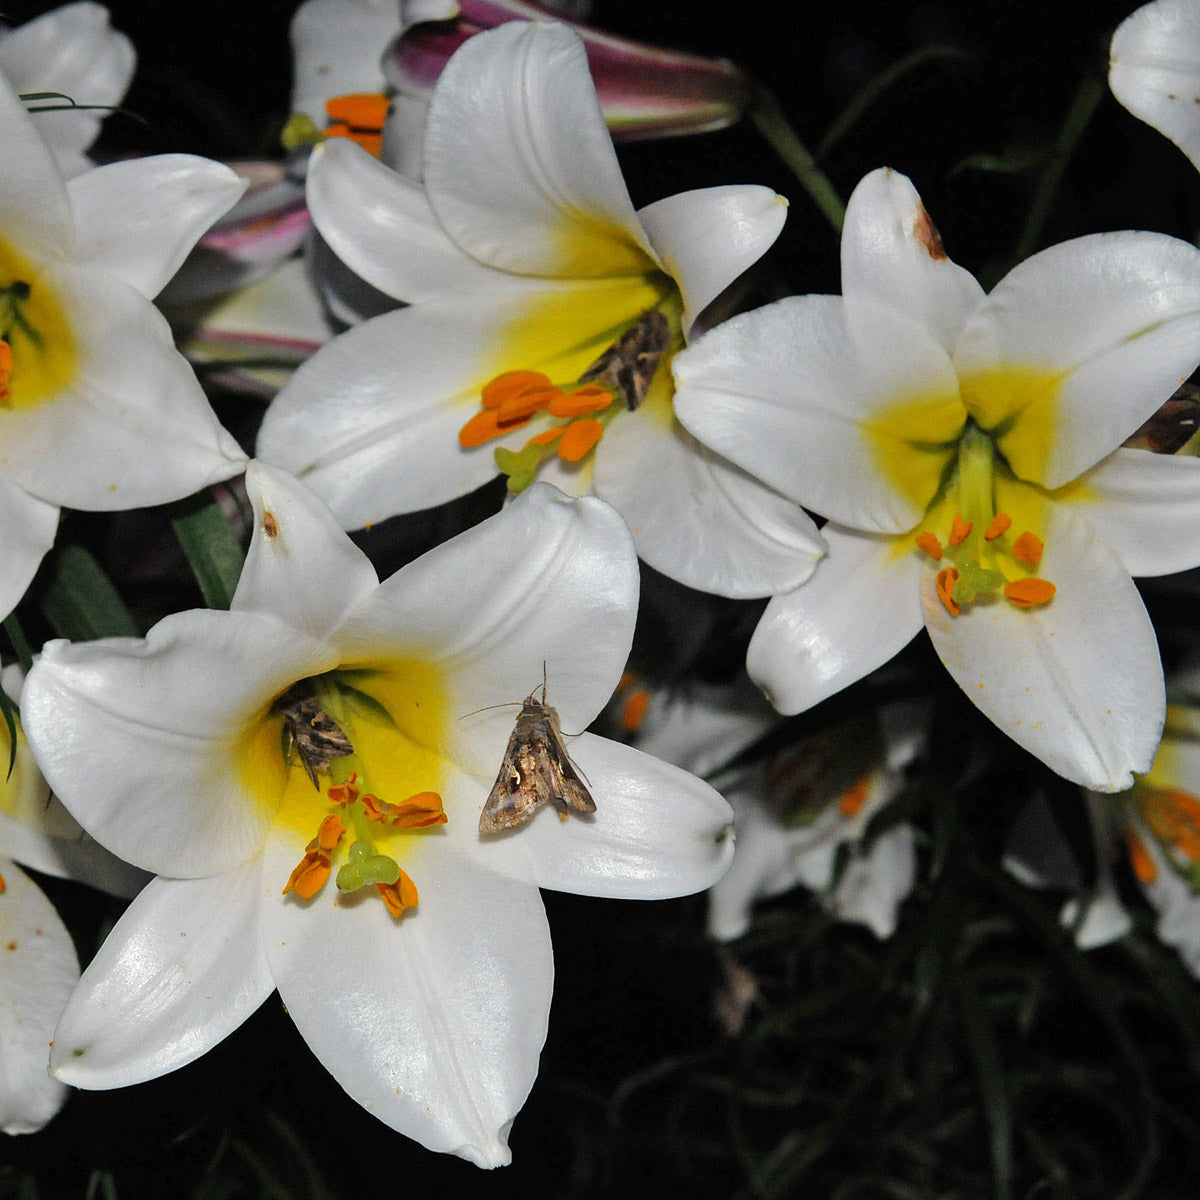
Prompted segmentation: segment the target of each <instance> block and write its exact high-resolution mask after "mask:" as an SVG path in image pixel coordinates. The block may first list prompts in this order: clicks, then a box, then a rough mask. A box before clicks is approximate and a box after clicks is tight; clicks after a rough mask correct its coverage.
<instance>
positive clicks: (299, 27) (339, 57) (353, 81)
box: [291, 0, 401, 129]
mask: <svg viewBox="0 0 1200 1200" xmlns="http://www.w3.org/2000/svg"><path fill="white" fill-rule="evenodd" d="M400 28H401V22H400V10H399V5H398V3H397V0H306V2H305V3H304V4H301V5H300V7H299V8H298V9H296V15H295V16H294V17H293V18H292V24H291V41H292V75H293V79H294V81H295V82H294V83H293V85H292V112H302V113H306V114H307V115H308V116H309V117H310V118H311V119H312V121H313V123H314V124H315V125H316V126H317V128H318V129H324V128H325V122H326V120H327V119H328V118H327V114H326V112H325V102H326V101H327V100H330V99H332V98H333V97H334V96H347V95H352V94H354V93H357V92H382V91H383V88H384V78H383V70H382V68H381V66H380V63H379V60H380V58H381V57H382V56H383V53H384V50H385V49H386V47H387V44H388V42H390V41H391V40H392V38H393V37H395V36H396V34H398V33H399V32H400Z"/></svg>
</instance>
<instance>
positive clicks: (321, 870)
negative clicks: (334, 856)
mask: <svg viewBox="0 0 1200 1200" xmlns="http://www.w3.org/2000/svg"><path fill="white" fill-rule="evenodd" d="M332 869H333V864H332V863H330V861H329V855H328V854H323V853H322V852H321V851H320V850H310V851H308V853H307V854H305V856H304V857H303V858H302V859H301V860H300V863H299V865H298V866H297V867H296V869H295V870H294V871H293V872H292V875H291V878H290V879H289V880H288V881H287V884H286V886H285V887H284V889H283V892H282V894H283V895H284V896H286V895H287V894H288V892H295V893H296V895H297V896H299V897H300V899H301V900H311V899H312V898H313V897H314V896H315V895H316V894H317V893H318V892H319V891H320V890H321V889H322V888H323V887H324V886H325V882H326V880H328V878H329V873H330V871H331V870H332Z"/></svg>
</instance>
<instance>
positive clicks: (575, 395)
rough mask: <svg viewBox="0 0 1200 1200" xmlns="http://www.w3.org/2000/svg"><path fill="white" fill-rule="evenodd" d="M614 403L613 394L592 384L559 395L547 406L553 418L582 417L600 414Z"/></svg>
mask: <svg viewBox="0 0 1200 1200" xmlns="http://www.w3.org/2000/svg"><path fill="white" fill-rule="evenodd" d="M612 402H613V396H612V392H610V391H609V390H608V389H607V388H602V387H597V386H596V385H595V384H592V385H590V386H588V387H581V388H576V390H575V391H573V392H570V393H566V392H559V394H558V395H557V396H556V397H555V398H554V399H553V400H551V401H550V403H549V404H547V405H546V411H547V412H548V413H549V414H550V415H551V416H552V417H581V416H583V414H584V413H590V412H600V411H602V410H603V409H606V408H607V407H608V406H609V405H610V404H611V403H612Z"/></svg>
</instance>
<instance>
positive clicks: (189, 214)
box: [67, 154, 246, 300]
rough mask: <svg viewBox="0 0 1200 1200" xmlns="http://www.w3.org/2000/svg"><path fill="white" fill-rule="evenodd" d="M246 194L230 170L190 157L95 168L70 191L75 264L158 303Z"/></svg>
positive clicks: (171, 156) (173, 156)
mask: <svg viewBox="0 0 1200 1200" xmlns="http://www.w3.org/2000/svg"><path fill="white" fill-rule="evenodd" d="M245 190H246V180H244V179H241V178H239V177H238V176H237V175H236V174H235V173H234V172H233V171H231V170H230V169H229V168H228V167H226V166H224V165H222V164H221V163H217V162H211V161H210V160H209V159H206V158H197V157H196V156H194V155H191V154H157V155H152V156H150V157H149V158H137V159H129V160H127V161H124V162H116V163H111V164H109V165H108V166H104V167H95V168H93V169H92V170H90V171H86V172H85V173H84V174H82V175H79V176H77V177H76V178H75V179H72V180H71V181H70V182H69V183H68V184H67V194H68V196H69V197H70V201H71V208H72V211H73V213H74V216H75V244H74V248H73V258H74V260H75V262H77V263H79V264H80V265H85V264H86V265H88V266H94V267H98V268H99V269H101V270H103V271H107V272H109V273H110V274H112V275H115V276H116V277H117V278H118V279H123V280H124V281H125V282H126V283H128V284H130V285H131V286H133V287H135V288H137V290H138V291H139V292H141V294H142V295H143V296H145V297H146V298H147V299H148V300H152V299H153V298H154V297H155V296H157V295H158V293H159V292H160V291H162V289H163V287H164V286H165V285H166V283H167V280H169V279H170V278H171V276H172V275H174V274H175V272H176V271H178V270H179V268H180V267H181V266H182V265H183V260H184V259H185V258H186V257H187V256H188V253H189V252H190V251H191V249H192V247H193V246H194V245H195V244H196V242H197V240H198V239H199V237H200V235H201V234H202V233H204V231H205V230H206V229H208V228H209V226H211V225H212V223H213V222H214V221H215V220H216V219H217V218H218V217H220V216H221V215H222V214H223V213H225V212H227V211H228V210H229V209H230V208H232V207H233V205H234V204H235V203H236V201H237V199H238V197H239V196H240V195H241V194H242V193H243V192H244V191H245Z"/></svg>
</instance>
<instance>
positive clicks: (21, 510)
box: [0, 474, 58, 616]
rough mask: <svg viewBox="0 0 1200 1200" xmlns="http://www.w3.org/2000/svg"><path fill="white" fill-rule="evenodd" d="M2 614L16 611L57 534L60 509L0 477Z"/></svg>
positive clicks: (0, 601) (0, 604)
mask: <svg viewBox="0 0 1200 1200" xmlns="http://www.w3.org/2000/svg"><path fill="white" fill-rule="evenodd" d="M0 531H3V532H0V613H3V614H4V615H5V616H7V615H8V614H9V613H10V612H12V610H13V609H14V608H16V606H17V604H18V602H19V601H20V599H21V597H22V596H23V595H24V594H25V589H26V588H27V587H28V586H29V584H30V582H31V581H32V579H33V577H34V574H35V573H36V572H37V569H38V564H39V563H40V562H41V561H42V557H43V555H44V554H45V553H46V551H47V550H49V549H50V547H51V546H53V545H54V536H55V534H56V533H57V532H58V505H57V504H49V503H47V502H46V501H45V500H39V499H38V498H37V497H36V496H31V495H30V494H29V493H28V492H26V491H25V490H24V489H23V488H20V487H16V486H14V485H13V484H11V483H9V481H8V480H7V479H5V478H4V476H3V474H0Z"/></svg>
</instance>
